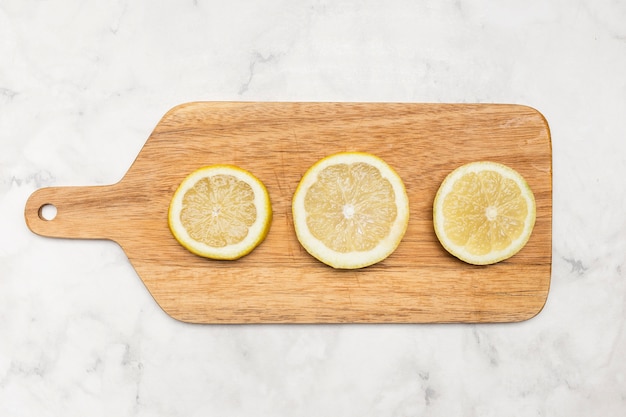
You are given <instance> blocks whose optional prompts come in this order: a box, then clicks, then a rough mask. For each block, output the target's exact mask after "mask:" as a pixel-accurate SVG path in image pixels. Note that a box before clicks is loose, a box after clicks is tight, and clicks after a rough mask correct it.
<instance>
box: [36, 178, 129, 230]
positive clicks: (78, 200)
mask: <svg viewBox="0 0 626 417" xmlns="http://www.w3.org/2000/svg"><path fill="white" fill-rule="evenodd" d="M122 195H123V194H121V193H120V190H119V189H118V187H117V185H103V186H85V187H49V188H41V189H39V190H37V191H35V192H34V193H33V194H31V195H30V197H29V198H28V201H27V202H26V207H25V209H24V217H25V220H26V224H27V226H28V228H29V229H30V230H32V231H33V232H34V233H36V234H38V235H41V236H46V237H60V238H72V239H111V240H115V237H116V230H120V229H123V227H124V220H125V217H124V216H123V212H124V210H123V208H122V207H123V204H121V203H123V201H120V200H123V197H122V198H120V197H121V196H122ZM46 206H53V207H54V208H56V215H55V216H54V218H51V219H46V217H44V216H45V211H46ZM53 211H54V210H53Z"/></svg>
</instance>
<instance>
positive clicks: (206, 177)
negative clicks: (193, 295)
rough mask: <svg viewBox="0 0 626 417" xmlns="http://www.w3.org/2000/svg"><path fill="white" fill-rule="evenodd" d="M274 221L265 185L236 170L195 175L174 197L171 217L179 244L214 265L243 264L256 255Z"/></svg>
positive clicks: (222, 167)
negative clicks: (229, 261)
mask: <svg viewBox="0 0 626 417" xmlns="http://www.w3.org/2000/svg"><path fill="white" fill-rule="evenodd" d="M271 219H272V208H271V204H270V199H269V194H268V192H267V189H266V188H265V186H264V185H263V183H262V182H261V181H260V180H258V179H257V178H256V177H255V176H253V175H252V174H251V173H249V172H247V171H245V170H243V169H241V168H238V167H235V166H231V165H211V166H207V167H203V168H200V169H198V170H197V171H194V172H193V173H191V174H190V175H189V176H188V177H187V178H185V179H184V180H183V182H182V183H181V184H180V186H179V187H178V189H177V190H176V192H175V193H174V196H173V197H172V201H171V203H170V208H169V214H168V223H169V227H170V230H171V231H172V234H173V235H174V237H175V238H176V240H178V242H180V244H181V245H183V246H184V247H185V248H187V249H188V250H189V251H191V252H193V253H195V254H196V255H200V256H204V257H206V258H212V259H238V258H240V257H242V256H244V255H246V254H248V253H250V252H251V251H252V250H253V249H254V248H255V247H256V246H257V245H258V244H259V243H261V242H262V241H263V239H265V236H266V235H267V233H268V231H269V228H270V223H271Z"/></svg>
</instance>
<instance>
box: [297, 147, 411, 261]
mask: <svg viewBox="0 0 626 417" xmlns="http://www.w3.org/2000/svg"><path fill="white" fill-rule="evenodd" d="M292 213H293V220H294V227H295V231H296V236H297V238H298V240H299V241H300V243H301V244H302V246H303V247H304V248H305V249H306V251H307V252H309V253H310V254H311V255H312V256H314V257H315V258H317V259H318V260H320V261H321V262H323V263H325V264H327V265H330V266H332V267H334V268H343V269H356V268H362V267H366V266H369V265H372V264H375V263H377V262H380V261H382V260H383V259H385V258H387V257H388V256H389V255H390V254H391V253H392V252H394V250H395V249H396V248H397V246H398V245H399V243H400V241H401V240H402V237H403V236H404V233H405V231H406V229H407V225H408V220H409V201H408V197H407V194H406V190H405V188H404V184H403V182H402V180H401V179H400V177H399V176H398V174H397V173H396V172H395V171H394V170H393V169H392V168H391V167H390V166H389V165H387V164H386V163H385V162H384V161H383V160H382V159H380V158H378V157H376V156H374V155H371V154H367V153H359V152H344V153H338V154H335V155H331V156H328V157H326V158H324V159H322V160H320V161H318V162H317V163H316V164H314V165H313V166H312V167H311V168H310V169H309V170H308V171H307V172H306V173H305V174H304V175H303V177H302V179H301V180H300V183H299V185H298V187H297V189H296V192H295V193H294V196H293V201H292Z"/></svg>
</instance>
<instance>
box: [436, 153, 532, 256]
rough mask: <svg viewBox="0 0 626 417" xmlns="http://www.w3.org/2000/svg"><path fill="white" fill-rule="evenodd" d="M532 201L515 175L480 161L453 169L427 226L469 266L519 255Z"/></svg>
mask: <svg viewBox="0 0 626 417" xmlns="http://www.w3.org/2000/svg"><path fill="white" fill-rule="evenodd" d="M535 212H536V209H535V197H534V195H533V193H532V191H531V189H530V187H529V186H528V184H527V183H526V181H525V180H524V178H523V177H522V176H521V175H520V174H519V173H518V172H517V171H515V170H513V169H512V168H510V167H507V166H505V165H502V164H499V163H496V162H488V161H480V162H472V163H469V164H466V165H463V166H460V167H458V168H457V169H455V170H454V171H452V172H451V173H450V174H449V175H448V176H447V177H446V178H445V179H444V181H443V183H442V184H441V186H440V187H439V191H438V192H437V195H436V196H435V202H434V206H433V222H434V227H435V233H436V235H437V238H438V239H439V241H440V242H441V244H442V245H443V247H444V248H445V249H446V250H447V251H448V252H450V253H451V254H452V255H454V256H456V257H457V258H459V259H461V260H463V261H465V262H467V263H470V264H474V265H487V264H493V263H496V262H499V261H502V260H504V259H507V258H510V257H511V256H513V255H515V254H516V253H517V252H519V251H520V250H521V249H522V248H523V247H524V245H525V244H526V242H527V241H528V239H529V237H530V234H531V233H532V230H533V227H534V225H535Z"/></svg>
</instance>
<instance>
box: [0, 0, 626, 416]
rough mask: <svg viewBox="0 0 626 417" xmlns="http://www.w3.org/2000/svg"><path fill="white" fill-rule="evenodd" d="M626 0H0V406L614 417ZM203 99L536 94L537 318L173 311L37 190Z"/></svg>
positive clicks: (624, 229) (514, 98)
mask: <svg viewBox="0 0 626 417" xmlns="http://www.w3.org/2000/svg"><path fill="white" fill-rule="evenodd" d="M624 22H626V2H624V1H619V0H601V1H596V0H594V1H591V0H586V1H585V0H575V1H562V0H561V1H538V0H531V1H513V0H507V1H500V2H487V1H472V2H470V1H443V2H439V1H423V2H411V1H394V0H392V1H385V2H379V1H370V0H348V1H337V2H334V1H329V0H303V1H286V0H268V1H256V2H255V1H235V0H233V1H230V2H218V1H208V0H193V1H192V0H184V1H177V2H173V1H164V0H158V1H146V0H140V1H128V0H117V1H110V2H97V1H89V0H88V1H82V0H58V1H46V2H44V1H36V0H0V415H2V416H85V415H88V416H209V415H217V416H265V415H268V416H269V415H271V416H294V415H299V416H320V415H340V416H418V415H429V416H451V415H463V416H590V415H600V416H623V415H625V413H626V359H625V358H626V322H625V319H626V298H625V292H626V284H625V277H626V271H625V269H626V265H625V258H626V208H625V207H626V186H625V185H624V184H625V182H624V178H626V140H625V136H624V135H625V132H626V117H625V115H626V77H625V76H624V74H626V25H625V24H624ZM196 100H263V101H270V100H286V101H312V100H319V101H401V102H501V103H520V104H527V105H530V106H533V107H535V108H537V109H538V110H540V111H541V112H542V113H543V114H544V115H545V116H546V118H547V120H548V122H549V124H550V127H551V132H552V145H553V153H554V156H553V158H554V159H553V168H554V176H553V184H554V195H553V197H554V202H553V203H554V213H553V219H554V220H553V221H554V224H553V227H554V230H553V271H552V285H551V290H550V294H549V298H548V301H547V304H546V306H545V308H544V310H543V311H542V312H541V314H539V315H538V316H537V317H535V318H533V319H531V320H529V321H526V322H522V323H517V324H490V325H464V324H453V325H305V326H298V325H282V326H278V325H258V326H255V325H242V326H210V325H209V326H199V325H189V324H184V323H180V322H178V321H175V320H173V319H171V318H169V317H168V316H167V315H165V314H164V313H163V312H162V311H161V310H160V309H159V307H158V306H157V305H156V304H155V302H154V301H153V299H152V298H151V296H150V295H149V294H148V292H147V291H146V290H145V288H144V287H143V284H142V283H141V281H140V280H139V279H138V278H137V275H136V274H135V272H134V271H133V269H132V267H131V265H130V264H129V262H128V260H127V258H126V256H125V255H124V253H123V251H122V250H121V249H120V248H119V247H118V246H117V245H116V244H114V243H111V242H106V241H71V240H56V239H46V238H41V237H38V236H36V235H34V234H32V233H31V232H30V231H29V230H28V229H27V227H26V225H25V223H24V219H23V209H24V204H25V201H26V199H27V198H28V196H29V195H30V194H31V193H32V192H33V191H34V190H35V189H37V188H40V187H45V186H60V185H90V184H110V183H114V182H116V181H118V180H119V179H120V178H121V177H122V176H123V174H124V173H125V172H126V170H127V169H128V167H129V166H130V164H131V163H132V161H133V160H134V158H135V156H136V155H137V153H138V152H139V150H140V149H141V147H142V146H143V144H144V142H145V140H146V138H147V137H148V135H149V134H150V132H151V130H152V128H153V127H154V126H155V124H156V123H157V122H158V120H159V119H160V117H161V116H162V115H163V114H164V113H165V112H166V111H167V110H168V109H169V108H171V107H172V106H174V105H176V104H180V103H183V102H187V101H196Z"/></svg>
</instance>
